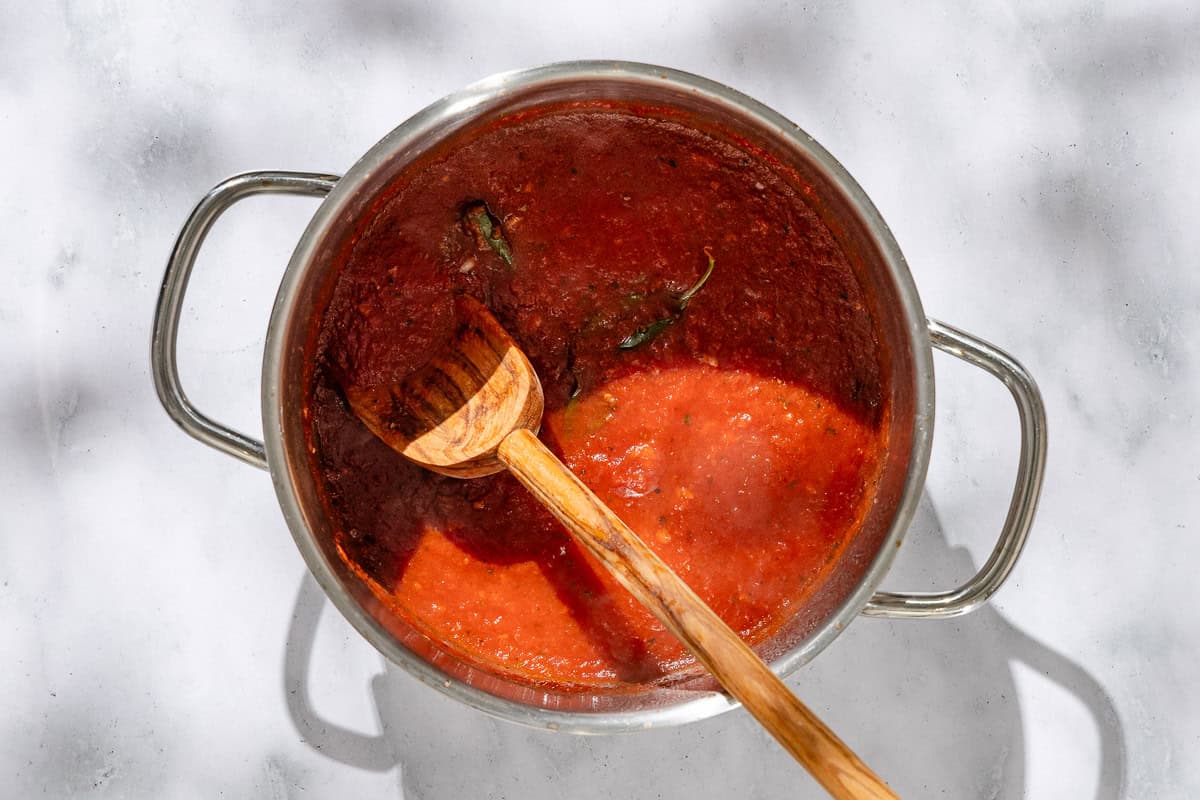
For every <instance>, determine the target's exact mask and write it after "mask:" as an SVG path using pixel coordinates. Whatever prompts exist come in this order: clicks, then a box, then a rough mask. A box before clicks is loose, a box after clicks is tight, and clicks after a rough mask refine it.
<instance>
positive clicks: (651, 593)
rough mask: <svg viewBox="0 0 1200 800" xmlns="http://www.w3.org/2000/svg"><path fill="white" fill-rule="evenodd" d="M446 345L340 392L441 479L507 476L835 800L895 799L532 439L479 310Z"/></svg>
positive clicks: (507, 361)
mask: <svg viewBox="0 0 1200 800" xmlns="http://www.w3.org/2000/svg"><path fill="white" fill-rule="evenodd" d="M455 302H456V311H457V316H458V328H457V330H456V331H455V334H454V338H453V340H452V342H451V343H450V345H449V346H448V347H447V348H446V349H445V350H443V351H441V352H439V353H438V355H437V356H436V357H434V358H433V360H432V361H430V363H429V364H428V365H426V366H425V367H423V368H422V369H420V370H419V371H417V372H416V373H414V374H413V375H411V376H409V377H408V378H406V379H405V380H404V381H403V383H401V384H400V385H399V386H384V387H381V388H377V389H368V390H362V389H359V388H357V387H355V386H352V385H347V386H345V387H343V388H344V391H345V393H346V397H347V399H348V400H349V402H350V406H351V408H352V409H353V410H354V413H355V414H356V415H357V416H358V417H359V418H360V419H361V420H362V421H363V422H364V423H365V424H366V426H367V427H368V428H370V429H371V431H372V432H373V433H374V434H375V435H376V436H378V437H379V438H380V439H382V440H383V441H385V442H387V443H388V444H389V445H390V446H391V447H392V448H394V449H395V450H397V451H398V452H400V453H401V454H402V455H403V456H404V457H405V458H408V459H410V460H412V461H414V462H416V463H417V464H420V465H422V466H424V467H427V468H429V469H431V470H433V471H435V472H440V473H442V474H444V475H451V476H454V477H457V478H474V477H479V476H482V475H490V474H492V473H494V472H500V471H501V470H504V469H508V470H509V471H511V472H512V473H513V475H515V476H516V477H517V480H519V481H520V482H521V483H523V484H524V485H525V486H526V487H527V488H528V489H529V491H531V492H532V493H533V495H534V496H535V497H536V498H537V499H538V500H539V501H540V502H541V503H542V504H543V505H545V506H546V508H548V509H549V510H550V511H551V513H553V514H554V516H555V517H557V518H558V520H559V521H560V522H562V524H563V525H564V526H566V528H567V530H568V531H570V532H571V534H572V535H573V536H574V537H575V539H576V540H577V541H578V542H579V543H580V544H581V545H583V546H584V547H585V548H586V549H587V550H588V552H590V553H591V554H592V555H593V556H595V557H596V558H597V559H599V560H600V561H601V563H603V564H604V566H606V567H607V568H608V569H609V570H611V571H612V573H613V574H614V575H615V576H616V577H617V580H618V581H620V583H621V585H623V586H624V587H625V588H626V589H628V590H629V591H630V592H632V593H633V596H634V597H636V598H637V599H638V600H639V601H640V602H641V603H642V604H644V605H645V606H646V607H647V608H648V609H650V611H651V612H653V614H654V616H656V617H657V618H658V620H659V621H660V622H661V623H662V624H663V625H665V626H666V628H667V630H669V631H670V632H671V633H672V634H674V635H675V636H676V637H677V638H678V639H679V641H681V642H682V643H683V644H684V645H685V646H686V647H687V648H688V650H690V651H691V652H692V654H693V655H695V656H696V658H697V659H699V661H700V663H702V664H703V665H704V666H705V667H706V668H707V669H708V670H709V672H711V673H712V674H713V676H714V677H715V678H716V679H717V680H718V681H720V683H721V685H722V686H724V687H725V689H726V690H727V691H728V692H729V693H730V694H731V695H733V696H734V697H735V698H737V699H738V700H739V701H740V702H741V704H742V705H743V706H745V707H746V710H748V711H749V712H750V713H751V714H753V715H754V717H755V718H756V719H757V720H758V721H759V722H760V723H761V724H762V726H763V727H764V728H766V729H767V730H768V731H769V732H770V733H771V734H772V735H773V736H774V737H775V738H776V739H778V740H779V742H780V744H782V745H783V746H784V747H785V748H786V749H787V751H788V752H790V753H791V754H792V755H793V756H794V757H795V758H796V760H797V761H799V762H800V763H801V764H803V765H804V766H805V768H806V769H808V771H809V772H810V773H812V775H813V777H815V778H816V779H817V780H818V781H819V782H820V783H821V785H822V786H824V787H825V788H826V789H827V790H828V791H829V793H830V794H831V795H833V796H834V797H837V798H895V797H896V795H895V794H894V793H893V792H892V791H891V790H890V789H889V788H888V787H887V785H886V784H885V783H884V782H883V781H882V780H880V779H879V777H878V776H876V775H875V774H874V773H873V772H872V771H871V770H870V768H869V767H867V765H866V764H864V763H863V762H862V761H861V760H859V758H858V757H857V756H855V755H854V753H853V752H852V751H851V750H850V749H849V748H848V747H846V745H845V744H843V743H842V741H841V740H840V739H838V738H837V736H836V735H835V734H834V733H833V731H831V730H829V728H827V727H825V724H824V723H822V722H821V721H820V720H819V719H818V718H817V717H816V715H814V714H813V713H812V712H811V711H809V710H808V708H807V707H805V705H804V704H803V703H801V702H800V700H799V699H797V698H796V696H795V695H793V694H792V693H791V692H790V691H789V690H788V688H787V687H786V686H785V685H784V684H783V681H781V680H780V679H779V678H778V677H777V676H776V675H775V673H773V672H772V671H771V669H770V668H769V667H768V666H767V665H766V664H765V663H763V661H762V660H761V659H760V658H759V657H758V656H757V655H755V654H754V651H753V650H751V649H750V647H749V646H747V645H746V643H745V642H743V641H742V639H741V638H740V637H739V636H738V635H737V633H735V632H734V631H733V629H731V628H730V627H729V626H728V625H726V624H725V623H724V622H723V621H722V620H721V618H720V617H718V616H717V615H716V613H715V612H713V610H712V609H711V608H709V607H708V606H707V605H705V603H704V601H703V600H701V599H700V598H699V597H698V596H697V595H696V593H695V592H693V591H692V590H691V588H689V587H688V585H687V584H686V583H684V582H683V580H682V579H681V578H680V577H679V576H678V575H676V574H675V573H674V572H673V571H672V570H671V568H670V567H668V566H667V565H666V564H665V563H663V561H662V560H661V559H660V558H659V557H658V556H656V555H655V554H654V552H653V551H652V550H651V549H650V548H649V547H647V546H646V544H645V543H644V542H643V541H642V540H641V539H639V538H638V536H637V534H635V533H634V532H633V531H632V530H630V529H629V527H628V526H626V525H625V523H623V522H621V520H620V519H619V518H618V517H617V515H616V514H614V513H613V512H612V511H611V510H610V509H609V508H608V507H607V506H606V505H604V503H603V502H601V500H600V498H598V497H596V495H595V494H593V493H592V491H591V490H590V489H588V488H587V487H586V486H585V485H584V484H583V482H582V481H580V480H579V479H578V478H577V477H575V475H574V474H573V473H572V472H571V471H570V470H569V469H568V468H567V467H566V466H565V465H564V464H563V463H562V462H561V461H559V460H558V459H557V458H555V456H554V454H553V453H551V452H550V451H549V450H547V449H546V446H545V445H543V444H542V443H541V442H540V441H539V440H538V438H537V436H536V431H537V430H538V428H539V427H540V426H541V419H542V386H541V383H540V382H539V381H538V378H537V375H536V373H534V371H533V367H532V366H531V365H530V363H529V360H528V359H527V358H526V357H525V354H524V353H522V352H521V349H520V348H519V347H518V346H517V344H516V343H515V342H514V341H513V340H512V338H511V337H509V335H508V333H507V332H505V330H504V329H503V328H502V327H501V326H500V323H498V322H497V321H496V319H495V317H493V316H492V315H491V314H490V313H489V312H488V310H487V309H486V308H485V307H484V306H483V305H482V304H480V303H479V302H477V301H475V300H473V299H471V298H468V297H460V298H458V299H457V300H456V301H455Z"/></svg>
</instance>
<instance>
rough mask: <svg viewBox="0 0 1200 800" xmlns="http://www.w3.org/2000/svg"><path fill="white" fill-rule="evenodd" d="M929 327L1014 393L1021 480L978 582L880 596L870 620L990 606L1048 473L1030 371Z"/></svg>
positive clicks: (959, 334)
mask: <svg viewBox="0 0 1200 800" xmlns="http://www.w3.org/2000/svg"><path fill="white" fill-rule="evenodd" d="M928 324H929V339H930V342H931V343H932V344H933V346H934V347H936V348H937V349H939V350H941V351H943V352H946V353H949V354H950V355H953V356H957V357H958V358H961V359H962V360H963V361H966V362H967V363H968V364H973V365H975V366H977V367H980V368H982V369H984V370H986V371H988V372H990V373H991V374H992V375H994V376H995V377H996V378H998V379H999V380H1000V381H1001V383H1003V384H1004V385H1005V386H1007V387H1008V390H1009V392H1011V393H1012V396H1013V400H1015V401H1016V403H1017V414H1018V415H1019V417H1020V424H1021V454H1020V458H1019V459H1018V464H1017V480H1016V485H1015V486H1014V488H1013V496H1012V501H1011V502H1010V503H1009V506H1008V516H1007V517H1006V518H1005V520H1004V527H1003V528H1001V530H1000V539H999V540H998V541H997V542H996V547H995V549H994V550H992V554H991V556H989V557H988V560H987V563H986V564H984V565H983V567H982V568H980V570H979V572H978V573H977V574H976V575H975V577H973V578H971V579H970V580H969V581H967V582H966V583H964V584H963V585H962V586H960V587H958V588H957V589H953V590H951V591H948V592H934V593H930V594H902V593H898V592H876V593H875V595H874V596H873V597H872V598H871V600H870V602H868V603H867V605H866V608H864V609H863V612H862V613H863V614H865V615H866V616H870V617H888V618H893V619H898V618H910V619H911V618H914V617H923V618H932V617H957V616H961V615H962V614H968V613H970V612H971V611H974V610H975V609H976V608H978V607H979V606H980V605H982V604H983V603H984V602H985V601H987V599H988V598H989V597H991V596H992V594H993V593H995V591H996V590H997V589H999V588H1000V586H1001V584H1003V583H1004V581H1005V579H1007V578H1008V576H1009V573H1011V572H1012V570H1013V567H1015V566H1016V564H1017V559H1018V558H1019V557H1020V555H1021V549H1022V548H1023V547H1024V546H1025V539H1026V538H1027V537H1028V535H1029V527H1030V525H1032V524H1033V515H1034V512H1035V511H1036V510H1037V503H1038V496H1039V495H1040V494H1041V489H1042V478H1043V476H1044V474H1045V471H1046V410H1045V407H1044V406H1043V405H1042V395H1041V392H1039V391H1038V387H1037V384H1036V383H1034V381H1033V378H1032V377H1030V375H1029V373H1028V372H1026V370H1025V368H1024V367H1023V366H1021V365H1020V364H1019V363H1018V362H1017V360H1016V359H1015V358H1013V357H1012V356H1010V355H1009V354H1008V353H1005V352H1004V351H1003V350H1001V349H999V348H998V347H996V346H994V345H992V344H989V343H988V342H985V341H984V340H982V339H978V338H976V337H974V336H972V335H971V334H969V333H966V332H965V331H961V330H959V329H958V328H954V327H951V326H950V325H946V324H944V323H941V322H938V321H936V320H932V319H931V320H928Z"/></svg>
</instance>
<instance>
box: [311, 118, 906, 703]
mask: <svg viewBox="0 0 1200 800" xmlns="http://www.w3.org/2000/svg"><path fill="white" fill-rule="evenodd" d="M804 192H805V189H804V186H803V185H802V184H801V183H800V182H799V181H798V179H797V178H796V176H795V175H791V174H789V173H787V172H786V171H785V170H784V169H783V168H781V167H779V166H777V165H772V164H770V163H768V161H767V159H765V158H762V157H759V156H756V155H754V154H753V153H752V152H750V149H749V148H748V147H744V146H739V145H737V144H735V143H731V142H730V141H725V140H723V139H720V138H717V137H716V136H713V135H711V134H708V133H704V132H701V131H700V130H697V129H696V128H695V127H692V126H690V125H689V124H687V120H686V119H681V118H678V117H675V118H670V117H669V115H668V114H667V113H665V112H664V113H661V114H656V113H654V111H653V109H650V110H646V109H639V110H637V111H634V110H631V109H627V108H621V107H618V106H612V105H608V106H604V105H599V104H593V105H587V106H579V105H575V106H571V107H559V108H552V109H542V110H540V111H537V112H527V113H525V114H523V115H520V116H514V117H510V118H507V119H504V120H501V121H499V122H497V123H494V124H492V125H490V126H489V127H487V128H486V129H484V130H482V131H477V132H474V133H472V134H471V135H470V136H469V137H467V138H466V139H465V140H464V141H459V142H457V143H456V145H455V147H454V148H453V149H451V150H448V151H447V152H444V153H441V154H440V155H438V156H437V157H434V158H430V159H427V160H426V161H424V162H423V163H421V164H419V165H417V166H415V167H413V168H410V169H409V171H407V172H406V173H404V174H403V175H401V176H400V177H399V178H398V179H397V180H396V181H395V182H394V183H393V184H392V186H391V188H390V189H389V190H388V193H387V194H386V195H385V200H384V201H383V202H381V203H379V204H377V206H376V208H375V210H374V211H373V212H372V214H371V216H370V218H369V221H368V222H367V223H366V224H365V225H364V226H363V228H362V229H361V231H360V233H359V234H358V235H357V237H356V238H355V240H354V242H353V243H352V245H351V246H349V247H348V248H347V249H346V252H345V257H344V259H343V261H344V263H342V264H340V272H339V276H338V278H337V282H336V286H335V288H334V290H333V295H332V299H331V301H330V304H329V307H328V309H327V311H326V313H325V315H324V317H323V319H322V320H321V322H320V339H319V345H318V357H317V367H316V370H315V374H314V378H313V384H312V386H311V387H310V392H309V396H308V412H309V419H310V430H309V436H310V443H311V446H312V450H313V453H314V468H315V470H316V473H317V476H318V482H319V484H320V486H321V490H322V493H323V497H324V500H325V504H326V507H327V511H328V513H329V514H330V516H331V518H332V519H333V520H334V523H335V528H336V530H337V534H336V537H337V541H336V544H337V549H338V552H339V553H340V555H341V557H342V558H343V559H344V560H345V562H346V563H347V565H348V566H349V567H350V568H351V569H352V570H353V571H354V572H355V573H356V574H358V575H359V576H360V577H361V579H362V580H364V581H366V582H367V583H368V585H369V586H370V587H371V589H372V591H373V592H374V593H375V595H376V596H377V597H378V598H379V599H380V600H381V601H382V602H383V603H384V604H385V605H386V606H387V607H388V608H390V609H391V610H392V611H394V612H395V613H396V614H398V615H399V616H401V617H402V618H403V619H405V620H406V621H407V622H409V623H410V624H411V625H412V626H413V627H415V628H416V629H418V630H420V631H421V632H423V633H424V634H426V635H427V636H429V637H430V638H432V639H433V640H435V641H436V642H438V643H439V645H440V646H441V647H442V648H443V649H445V650H446V651H448V652H450V653H452V654H454V655H455V656H456V657H458V658H459V659H462V660H464V661H466V662H467V663H469V664H471V665H473V666H475V667H477V668H479V669H482V670H485V671H487V672H490V673H493V674H498V675H502V676H505V677H508V678H512V679H516V680H519V681H523V682H526V683H529V684H530V685H536V686H544V687H555V688H556V689H559V690H567V691H573V690H577V691H589V692H595V691H622V690H625V689H628V688H629V687H630V686H631V685H633V686H636V685H639V684H643V683H647V682H661V681H670V680H672V679H674V678H677V677H678V676H679V675H681V674H683V673H684V672H686V670H687V668H688V667H689V666H690V665H691V664H692V660H691V658H690V656H688V654H687V653H686V652H685V651H684V650H683V648H682V647H681V646H680V645H679V643H678V642H677V641H675V640H674V639H673V638H672V637H671V636H670V635H669V634H667V633H666V632H665V631H664V630H663V628H662V627H661V626H660V625H659V624H658V622H657V621H656V620H654V619H653V617H652V616H651V615H650V614H649V612H647V611H646V610H644V609H643V608H641V607H640V606H639V605H638V604H637V602H636V601H634V600H633V598H632V597H631V596H630V595H629V594H628V593H627V592H625V590H624V589H622V588H620V587H619V586H618V585H617V584H616V582H615V580H614V579H612V578H611V577H610V576H609V575H608V574H607V573H606V572H605V571H604V569H603V568H602V567H601V566H599V565H598V564H597V563H595V562H593V561H592V560H590V558H589V557H588V556H587V555H585V554H584V553H583V552H582V551H581V550H580V548H579V547H577V546H576V545H575V544H574V543H573V542H572V541H571V539H570V538H569V536H568V535H567V534H566V532H565V531H564V530H563V529H562V528H561V527H560V526H559V524H558V523H557V522H556V521H555V520H554V519H553V518H552V517H551V516H550V514H549V513H548V512H546V511H545V510H544V509H542V508H541V507H540V506H539V505H538V504H537V502H536V501H534V500H533V499H532V497H531V496H530V495H529V494H528V493H527V492H526V491H525V490H524V489H523V488H522V487H521V486H520V485H519V484H518V483H517V482H516V481H515V480H514V479H513V478H511V477H510V476H508V475H506V474H500V475H495V476H491V477H487V478H479V479H474V480H467V481H463V480H456V479H453V478H448V477H443V476H439V475H436V474H433V473H431V472H427V471H425V470H423V469H421V468H419V467H416V466H414V465H413V464H411V463H408V462H406V461H405V460H404V459H403V458H402V457H400V456H399V455H397V454H396V453H395V452H393V451H392V450H390V449H389V448H388V447H387V446H386V445H384V444H383V443H382V442H381V441H378V440H377V439H376V438H375V437H374V436H372V435H371V434H370V433H369V432H368V431H367V430H366V428H365V427H363V425H361V424H360V423H359V422H358V421H357V420H356V419H355V417H354V416H353V414H352V413H351V412H350V410H349V409H348V407H347V405H346V403H345V401H344V399H343V396H342V393H341V387H342V386H345V385H347V382H354V383H356V384H358V385H362V386H371V385H376V384H379V383H396V382H398V381H399V380H400V378H402V377H403V376H404V375H406V374H408V373H409V372H411V371H412V370H414V369H416V368H418V367H420V366H421V365H422V364H423V363H424V362H425V361H426V360H427V359H428V358H429V357H430V355H431V354H432V353H433V352H435V351H436V350H437V348H438V347H439V346H441V345H442V344H444V343H445V342H446V341H447V339H448V337H449V335H450V334H451V332H452V329H453V326H454V303H453V298H454V296H455V293H467V294H470V295H472V296H474V297H476V298H478V299H479V300H481V301H482V302H484V303H485V304H486V305H487V306H488V307H489V308H490V309H491V310H492V312H493V313H494V314H495V316H496V317H497V319H498V320H499V321H500V322H501V324H503V325H504V326H505V328H506V329H507V330H508V331H509V333H510V334H511V335H512V336H513V337H514V338H515V339H516V340H517V342H518V343H519V344H520V345H521V347H522V348H523V349H524V351H525V353H526V354H527V355H528V356H529V358H530V361H531V362H532V364H533V366H534V367H535V369H536V370H537V373H538V375H539V376H540V378H541V381H542V383H543V387H544V390H545V396H546V411H545V416H544V421H543V426H542V430H541V434H540V435H541V438H542V439H543V441H544V442H545V443H546V444H547V445H548V446H549V447H550V449H551V450H553V451H554V452H555V453H556V454H557V455H558V456H559V457H560V458H562V460H563V461H564V462H565V463H566V464H567V465H568V466H570V467H571V468H572V469H573V470H574V471H575V472H576V473H577V474H578V475H579V476H580V477H581V478H582V479H583V480H584V481H585V482H586V483H587V484H588V485H589V486H590V487H591V488H592V489H593V490H594V491H595V492H596V493H597V494H598V495H599V496H600V497H601V498H602V499H603V500H604V501H605V502H606V503H608V504H609V505H610V506H611V507H612V508H613V510H614V511H616V513H617V514H619V515H620V516H621V517H622V518H623V519H624V520H625V521H626V522H627V523H628V524H629V525H630V526H631V527H632V528H633V529H634V530H635V531H637V532H638V533H639V534H640V535H641V536H642V538H643V539H645V540H646V542H647V543H648V544H649V545H650V546H651V547H653V548H654V549H655V551H656V552H658V554H659V555H660V556H662V558H663V559H664V560H665V561H666V562H667V563H668V564H670V565H671V566H672V567H673V568H674V569H675V570H676V571H677V572H679V574H680V575H681V576H682V577H683V578H684V580H686V581H687V582H688V583H689V584H690V585H691V586H692V587H693V588H694V589H695V590H696V591H697V593H698V594H699V595H700V596H701V597H702V598H703V599H704V600H705V601H706V602H708V603H709V604H710V605H711V606H712V607H713V608H714V609H715V610H716V611H717V613H718V614H720V615H721V616H722V617H723V618H724V619H725V620H726V621H727V622H728V623H729V624H730V625H731V626H732V627H733V628H734V629H735V630H737V631H739V632H740V633H741V634H742V635H743V636H744V637H745V638H746V639H747V640H748V641H749V642H750V643H751V644H755V643H758V642H762V641H764V640H765V639H767V638H768V637H770V636H771V635H773V634H774V633H776V632H777V631H779V630H780V629H781V626H784V625H785V624H786V623H787V622H788V620H789V619H791V618H792V617H793V616H794V615H796V614H797V612H798V610H799V609H801V608H802V607H803V605H804V604H805V602H806V600H807V599H808V598H810V597H811V596H812V595H813V593H814V592H817V591H818V590H819V589H820V587H821V586H822V583H823V581H824V580H825V579H826V578H827V577H828V575H829V573H830V571H831V570H832V569H833V568H834V566H836V563H837V559H838V556H839V554H840V553H841V552H842V551H843V550H844V549H845V547H846V544H847V542H849V541H850V539H851V538H852V537H853V536H854V535H855V533H856V531H857V530H858V528H859V527H860V525H861V523H862V520H863V518H864V516H865V514H866V511H867V509H868V508H869V507H870V505H871V503H872V502H873V499H874V492H875V487H876V484H877V479H878V475H879V472H880V469H881V462H882V453H883V446H884V441H885V438H886V433H887V424H888V409H887V404H886V397H887V392H886V391H885V382H886V379H887V376H886V374H885V369H884V367H883V356H882V354H881V352H880V346H879V343H878V337H877V335H876V329H875V326H874V323H873V320H872V317H871V314H870V312H869V310H868V308H867V306H866V301H865V299H864V295H863V291H862V288H861V287H860V285H859V284H858V282H857V280H856V278H855V276H854V273H853V272H852V270H851V268H850V266H849V264H848V263H847V259H846V257H845V255H844V254H843V252H842V250H841V249H840V247H839V245H838V243H837V242H836V241H835V239H834V238H833V236H832V235H831V234H830V232H829V230H828V229H827V228H826V227H825V225H824V224H823V223H822V222H821V220H820V218H819V217H818V216H817V214H816V213H814V211H813V210H812V209H811V208H810V206H809V205H808V204H807V203H806V202H805V199H804ZM710 257H711V264H712V267H713V268H712V271H711V275H710V276H709V277H708V279H707V280H706V281H704V282H703V283H702V284H701V285H700V286H699V288H698V289H697V290H696V291H695V292H694V294H691V296H690V297H689V298H687V300H686V302H683V303H681V298H683V297H685V296H686V295H687V294H688V290H689V288H692V287H696V286H697V284H698V283H699V282H700V279H701V277H702V276H703V275H704V273H705V271H706V269H707V267H708V265H709V263H710V262H709V259H710ZM681 305H682V306H683V307H682V308H681V307H680V306H681Z"/></svg>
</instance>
